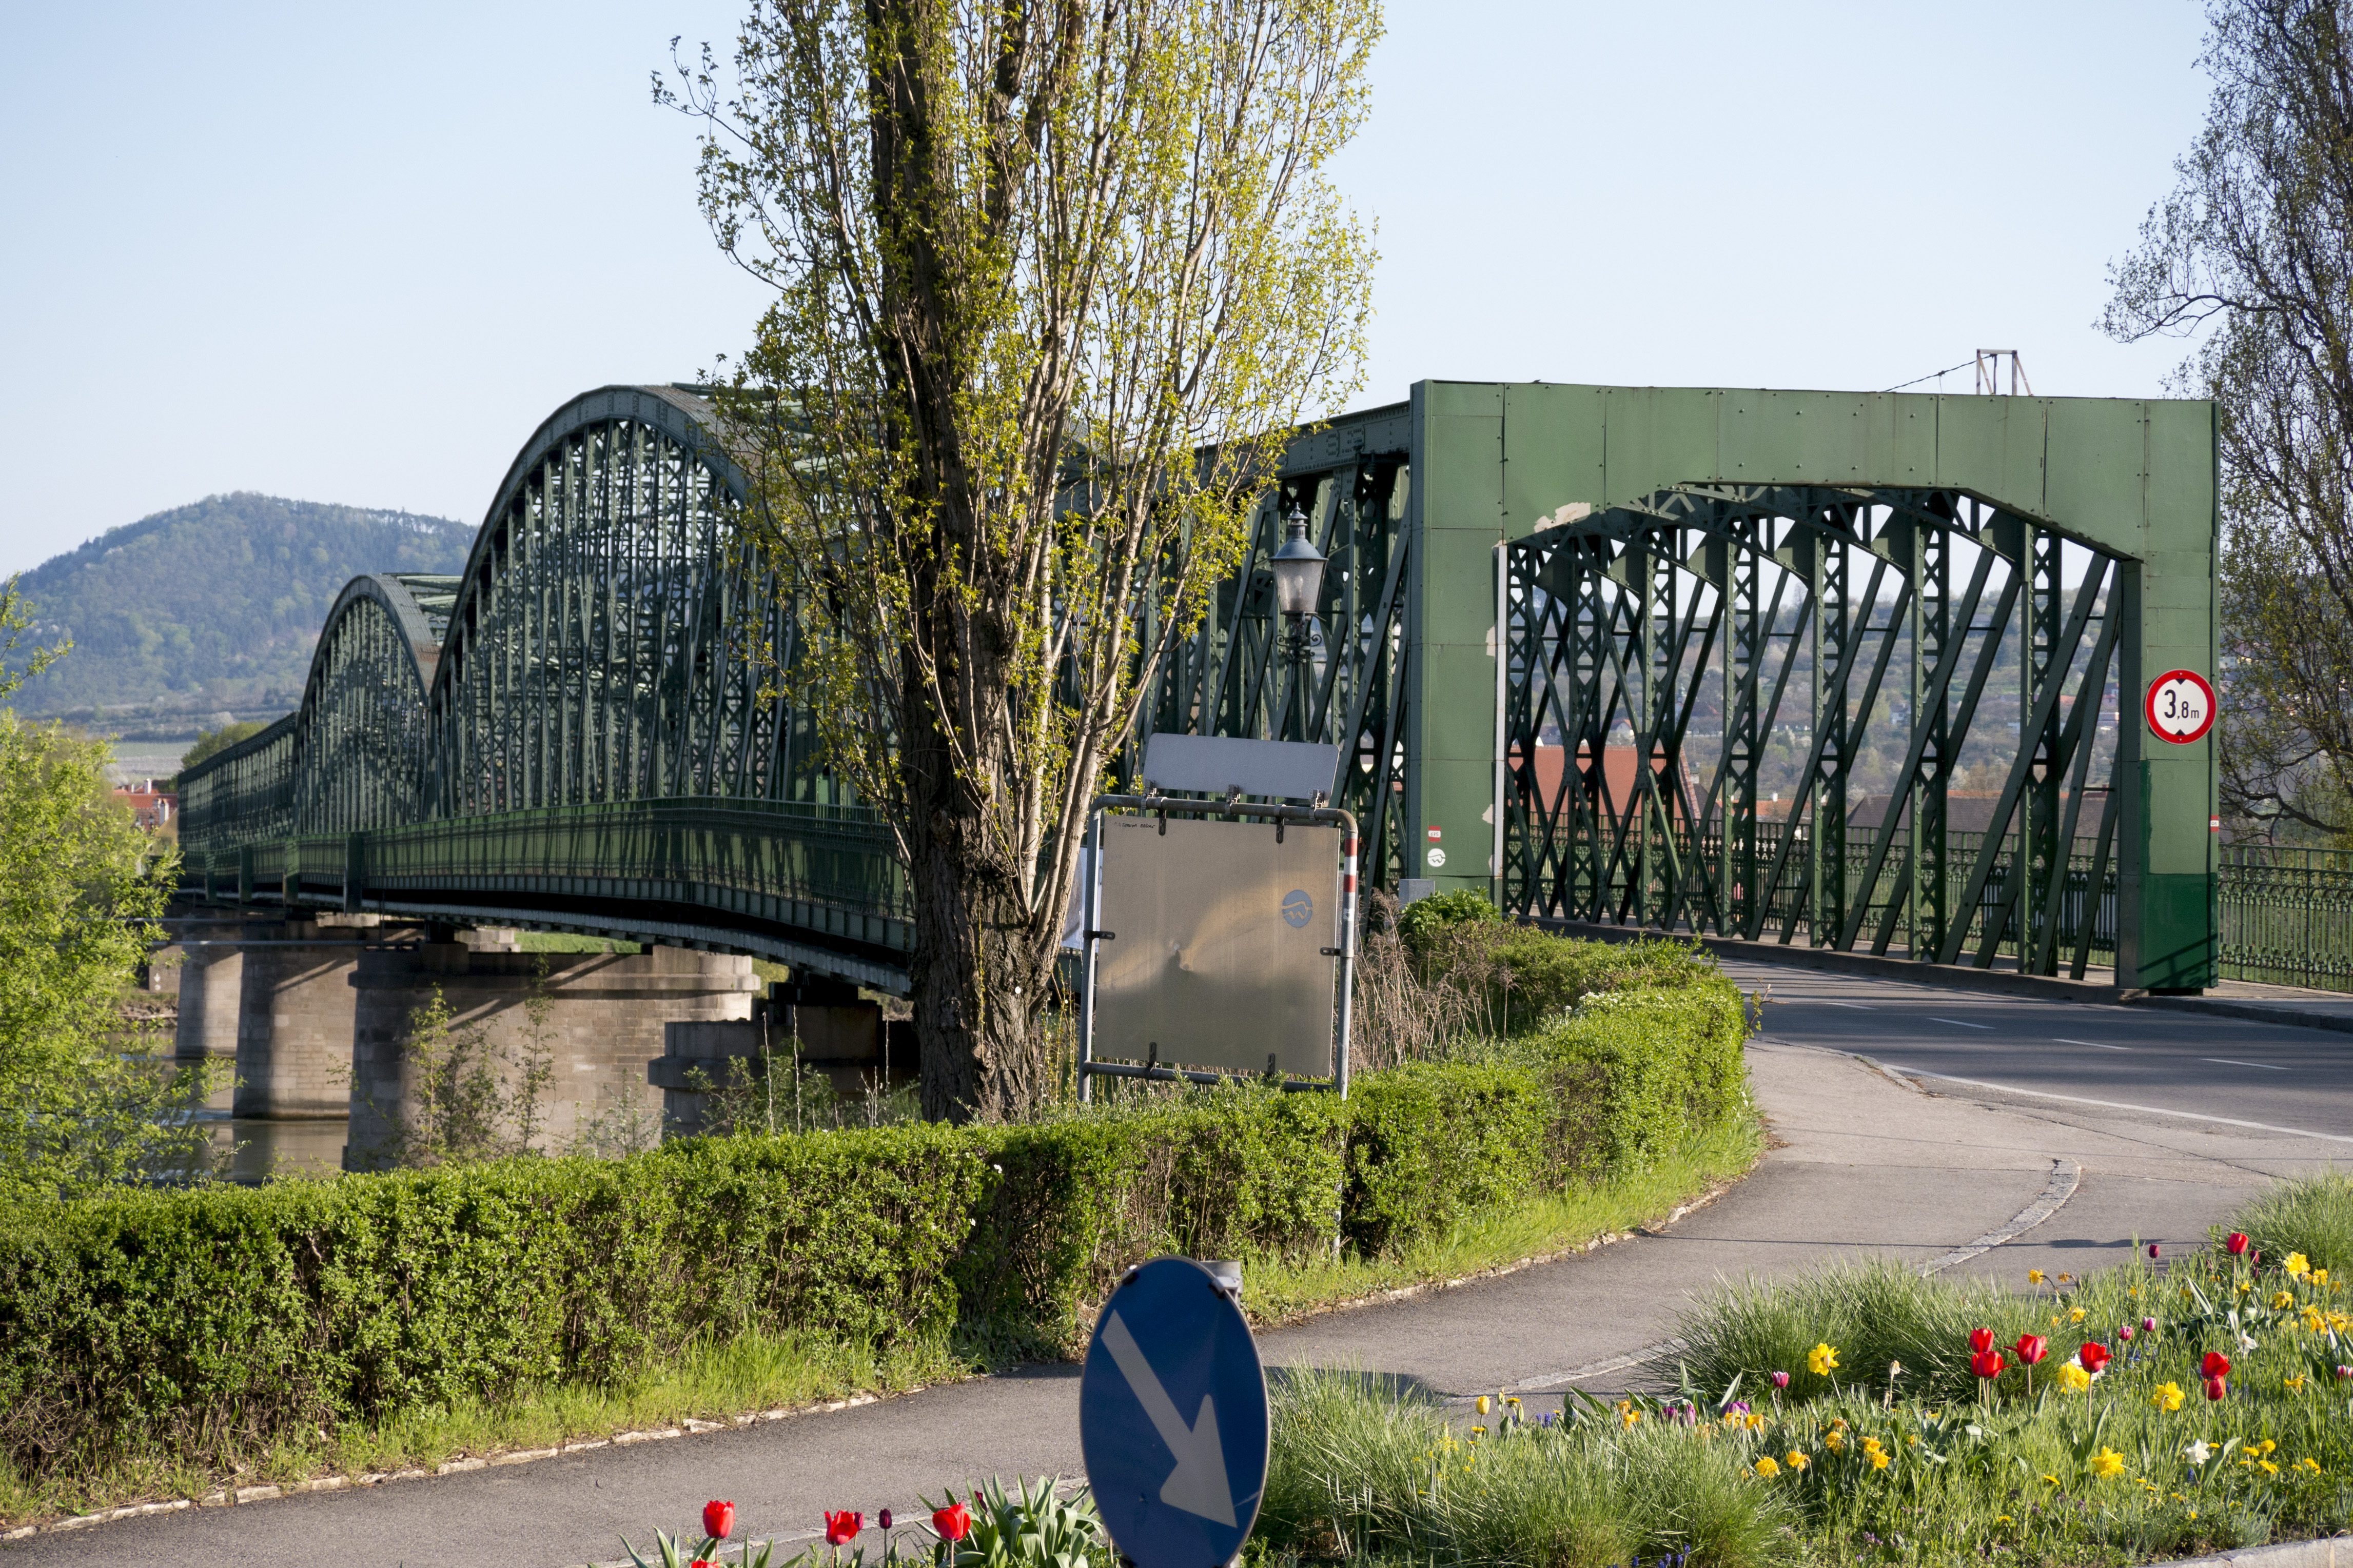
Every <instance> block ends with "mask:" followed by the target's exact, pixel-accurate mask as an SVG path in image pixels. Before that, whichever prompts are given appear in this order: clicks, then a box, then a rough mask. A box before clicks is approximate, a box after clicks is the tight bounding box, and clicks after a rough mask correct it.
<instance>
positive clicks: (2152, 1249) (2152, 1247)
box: [2148, 1241, 2157, 1258]
mask: <svg viewBox="0 0 2353 1568" xmlns="http://www.w3.org/2000/svg"><path fill="white" fill-rule="evenodd" d="M2148 1255H2149V1256H2150V1257H2151V1258H2155V1257H2156V1256H2157V1243H2155V1242H2153V1241H2152V1242H2150V1243H2149V1244H2148Z"/></svg>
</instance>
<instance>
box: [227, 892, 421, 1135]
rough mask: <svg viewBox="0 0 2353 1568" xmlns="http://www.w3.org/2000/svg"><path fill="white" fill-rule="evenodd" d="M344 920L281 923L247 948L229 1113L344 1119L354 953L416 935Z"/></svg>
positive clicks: (416, 939)
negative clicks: (235, 1076)
mask: <svg viewBox="0 0 2353 1568" xmlns="http://www.w3.org/2000/svg"><path fill="white" fill-rule="evenodd" d="M345 919H346V920H349V921H352V922H353V923H348V924H337V923H325V922H314V921H307V920H297V921H285V922H283V923H282V924H279V925H275V926H271V927H269V928H267V930H268V932H269V935H268V937H267V938H266V939H265V940H260V941H257V942H253V943H251V944H250V945H248V947H247V948H246V949H245V953H244V973H243V975H242V984H241V986H240V991H239V995H240V1004H239V1007H238V1021H237V1093H236V1095H235V1097H234V1099H233V1100H232V1101H231V1106H230V1108H231V1111H232V1113H233V1114H235V1115H237V1116H240V1117H248V1116H250V1117H269V1118H300V1119H305V1120H310V1119H333V1120H336V1121H340V1120H342V1119H343V1118H344V1117H347V1116H349V1115H350V1114H351V1100H352V1039H353V1029H354V1026H355V1023H356V1013H357V1004H358V1001H359V994H358V993H357V992H355V991H353V989H352V976H353V974H355V973H358V970H359V962H360V954H361V953H362V952H364V951H365V950H366V949H367V948H368V947H370V946H382V945H394V946H402V947H414V946H416V945H417V944H419V943H420V942H422V941H423V933H422V931H419V930H417V928H415V927H408V926H382V925H376V924H374V923H372V922H373V917H369V916H357V917H345ZM328 920H329V921H333V920H334V917H332V916H330V917H328ZM360 921H370V922H371V923H369V924H361V923H358V922H360Z"/></svg>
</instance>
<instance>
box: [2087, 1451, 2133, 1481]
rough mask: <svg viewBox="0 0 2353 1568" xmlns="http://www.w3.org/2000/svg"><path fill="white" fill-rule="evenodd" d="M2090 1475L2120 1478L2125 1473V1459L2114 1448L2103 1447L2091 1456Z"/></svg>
mask: <svg viewBox="0 0 2353 1568" xmlns="http://www.w3.org/2000/svg"><path fill="white" fill-rule="evenodd" d="M2092 1473H2093V1474H2094V1475H2095V1476H2120V1475H2123V1474H2124V1473H2125V1457H2124V1456H2123V1455H2122V1454H2119V1453H2117V1452H2116V1450H2115V1449H2114V1448H2110V1447H2102V1448H2101V1449H2100V1451H2099V1452H2098V1453H2096V1454H2094V1455H2093V1456H2092Z"/></svg>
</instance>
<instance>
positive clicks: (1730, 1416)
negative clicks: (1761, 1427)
mask: <svg viewBox="0 0 2353 1568" xmlns="http://www.w3.org/2000/svg"><path fill="white" fill-rule="evenodd" d="M1724 1424H1725V1426H1739V1425H1740V1412H1739V1411H1737V1410H1727V1411H1725V1413H1724Z"/></svg>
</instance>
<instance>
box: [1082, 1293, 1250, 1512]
mask: <svg viewBox="0 0 2353 1568" xmlns="http://www.w3.org/2000/svg"><path fill="white" fill-rule="evenodd" d="M1103 1348H1104V1349H1105V1350H1108V1351H1109V1352H1111V1359H1112V1360H1113V1362H1114V1363H1118V1366H1119V1370H1120V1375H1122V1376H1123V1377H1124V1378H1126V1379H1127V1386H1128V1387H1130V1388H1131V1389H1134V1391H1135V1402H1136V1403H1137V1404H1138V1405H1143V1406H1144V1413H1145V1415H1149V1416H1150V1417H1152V1429H1153V1430H1154V1431H1155V1432H1157V1433H1159V1434H1160V1440H1161V1441H1162V1442H1164V1443H1166V1444H1167V1445H1168V1451H1169V1452H1170V1453H1172V1454H1174V1455H1176V1469H1175V1470H1174V1471H1172V1472H1170V1474H1169V1477H1168V1479H1167V1481H1166V1483H1165V1484H1164V1485H1163V1486H1162V1487H1161V1489H1160V1500H1161V1501H1162V1502H1165V1503H1166V1504H1167V1505H1168V1506H1169V1507H1170V1508H1176V1509H1182V1510H1185V1511H1186V1512H1187V1513H1195V1514H1198V1515H1200V1516H1201V1517H1202V1518H1203V1519H1207V1520H1214V1521H1217V1522H1218V1523H1219V1524H1222V1525H1225V1526H1227V1527H1228V1528H1229V1529H1230V1528H1231V1527H1233V1526H1234V1525H1235V1524H1238V1523H1239V1522H1240V1521H1238V1520H1236V1519H1235V1518H1234V1493H1233V1488H1232V1487H1231V1486H1229V1484H1227V1481H1226V1449H1225V1445H1224V1444H1223V1443H1221V1442H1219V1439H1218V1406H1217V1404H1216V1402H1215V1401H1214V1400H1212V1399H1211V1398H1210V1397H1209V1395H1208V1394H1203V1395H1201V1414H1200V1415H1199V1416H1198V1418H1197V1419H1196V1420H1195V1421H1194V1423H1193V1425H1192V1426H1186V1425H1185V1418H1184V1417H1183V1416H1181V1415H1177V1414H1176V1401H1174V1400H1172V1399H1170V1398H1169V1397H1168V1391H1167V1390H1166V1389H1165V1388H1163V1387H1161V1386H1160V1379H1159V1378H1158V1377H1156V1376H1155V1375H1154V1373H1153V1371H1152V1363H1150V1362H1148V1361H1146V1360H1145V1359H1144V1350H1143V1347H1141V1346H1139V1345H1138V1344H1137V1343H1136V1342H1135V1336H1134V1334H1131V1333H1129V1332H1128V1331H1127V1325H1126V1324H1125V1323H1123V1322H1121V1321H1119V1314H1118V1313H1117V1312H1113V1314H1112V1315H1111V1318H1110V1320H1109V1321H1106V1322H1105V1323H1104V1324H1103Z"/></svg>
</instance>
